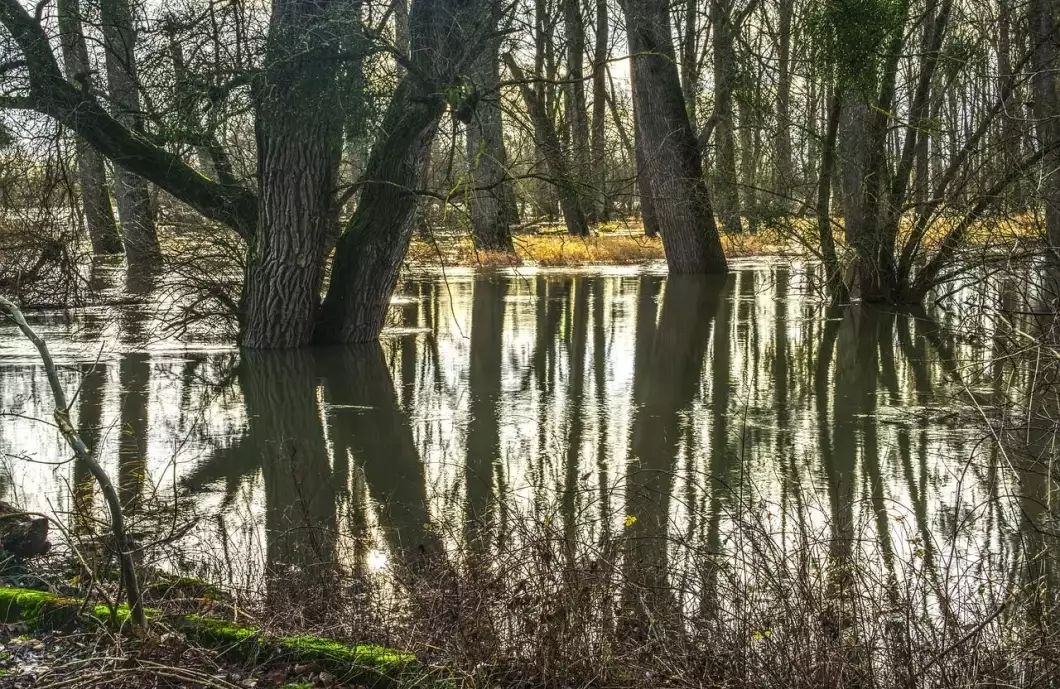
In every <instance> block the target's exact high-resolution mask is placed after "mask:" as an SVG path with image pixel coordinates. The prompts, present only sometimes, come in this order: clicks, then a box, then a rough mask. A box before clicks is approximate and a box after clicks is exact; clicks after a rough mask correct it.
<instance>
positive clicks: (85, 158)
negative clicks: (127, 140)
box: [56, 0, 122, 255]
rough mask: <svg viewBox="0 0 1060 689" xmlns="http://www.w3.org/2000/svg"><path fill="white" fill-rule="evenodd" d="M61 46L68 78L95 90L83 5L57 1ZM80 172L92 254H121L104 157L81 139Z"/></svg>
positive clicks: (79, 145) (119, 237)
mask: <svg viewBox="0 0 1060 689" xmlns="http://www.w3.org/2000/svg"><path fill="white" fill-rule="evenodd" d="M56 10H57V12H58V20H59V44H60V45H61V46H62V54H63V66H64V69H65V72H66V78H67V79H68V80H70V81H71V82H74V83H77V84H79V85H80V86H81V88H83V89H85V90H86V91H91V90H92V88H93V82H94V81H95V80H94V79H93V76H92V74H93V71H92V65H91V63H90V62H89V58H88V45H87V43H86V42H85V34H84V31H83V29H82V24H81V5H80V2H79V1H78V0H57V2H56ZM76 150H77V171H78V179H79V181H80V183H81V203H82V205H83V206H84V210H85V224H86V225H87V227H88V236H89V239H90V240H91V241H92V252H93V253H95V254H99V255H106V254H120V253H121V252H122V242H121V235H120V234H119V233H118V226H117V224H116V223H115V222H114V209H113V208H112V207H111V205H110V189H109V188H108V186H107V170H106V167H105V166H104V164H103V156H101V155H100V154H99V152H98V151H96V150H95V149H94V148H92V147H91V146H88V145H87V144H86V143H85V141H84V140H83V139H82V138H81V137H77V149H76Z"/></svg>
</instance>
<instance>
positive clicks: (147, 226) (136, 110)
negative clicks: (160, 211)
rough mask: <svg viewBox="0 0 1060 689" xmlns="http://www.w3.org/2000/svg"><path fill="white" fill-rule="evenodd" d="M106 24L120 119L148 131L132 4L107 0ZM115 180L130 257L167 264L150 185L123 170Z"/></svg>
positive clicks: (132, 261) (110, 80) (134, 262)
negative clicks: (145, 127)
mask: <svg viewBox="0 0 1060 689" xmlns="http://www.w3.org/2000/svg"><path fill="white" fill-rule="evenodd" d="M100 21H101V22H102V24H103V43H104V46H105V48H106V51H105V52H106V63H107V87H108V90H109V91H110V98H111V107H112V111H113V113H114V119H116V120H118V122H120V123H121V124H123V125H125V127H127V128H128V129H130V130H132V131H136V132H143V131H144V118H143V113H142V111H141V107H140V84H139V81H138V76H137V68H136V29H135V27H134V26H133V16H132V8H131V7H130V5H129V0H101V2H100ZM114 177H115V180H116V190H117V196H118V218H119V219H120V220H121V233H122V240H123V242H124V244H125V257H126V259H127V260H128V262H129V265H131V266H141V265H144V266H149V265H155V264H157V263H159V262H160V261H161V260H162V249H161V247H160V246H159V244H158V235H157V233H156V231H155V219H154V213H153V211H152V209H151V197H150V194H149V193H148V189H147V181H146V180H144V179H143V178H142V177H140V176H139V175H135V174H133V173H131V172H128V171H127V170H125V169H120V168H119V169H117V170H116V171H115V175H114Z"/></svg>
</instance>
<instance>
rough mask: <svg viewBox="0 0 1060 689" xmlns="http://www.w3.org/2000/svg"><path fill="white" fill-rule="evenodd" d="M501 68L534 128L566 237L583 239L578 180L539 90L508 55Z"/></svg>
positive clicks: (585, 226) (586, 225) (586, 227)
mask: <svg viewBox="0 0 1060 689" xmlns="http://www.w3.org/2000/svg"><path fill="white" fill-rule="evenodd" d="M504 64H505V65H507V66H508V71H509V72H511V73H512V76H513V77H515V80H516V81H517V82H518V83H519V92H520V93H521V94H522V96H523V103H524V105H525V106H526V111H527V115H528V116H529V118H530V123H531V125H532V126H533V128H534V139H535V140H536V142H537V146H538V149H540V151H541V154H542V155H543V156H544V157H545V162H546V164H547V165H548V171H549V173H550V174H551V175H552V181H553V184H554V186H555V188H556V191H557V193H558V194H559V205H560V208H561V209H562V210H563V219H564V220H565V221H566V222H567V233H568V234H571V235H574V236H579V237H587V236H588V235H589V221H588V220H587V219H586V217H585V206H584V205H583V203H582V198H581V194H580V193H579V186H578V180H577V177H576V175H575V173H574V170H573V168H572V165H571V163H570V161H568V160H567V156H566V154H565V153H564V151H563V144H562V143H560V139H559V133H558V132H557V131H556V125H555V123H554V122H553V121H552V117H551V116H550V115H549V110H548V104H547V103H546V102H545V98H544V95H543V94H542V93H541V91H540V90H537V89H534V88H533V87H532V86H531V80H530V79H528V78H527V76H526V74H525V73H524V72H523V70H522V68H521V67H520V66H519V63H517V62H516V61H515V58H514V57H513V56H512V55H511V53H509V54H507V55H505V56H504Z"/></svg>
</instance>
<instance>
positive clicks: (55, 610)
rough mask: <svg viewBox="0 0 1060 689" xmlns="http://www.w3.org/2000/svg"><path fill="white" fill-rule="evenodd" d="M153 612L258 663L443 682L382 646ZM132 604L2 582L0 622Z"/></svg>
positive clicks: (41, 621)
mask: <svg viewBox="0 0 1060 689" xmlns="http://www.w3.org/2000/svg"><path fill="white" fill-rule="evenodd" d="M146 612H147V615H148V618H149V619H150V618H153V619H155V620H158V621H164V622H165V624H166V625H168V626H169V627H172V628H173V629H175V630H177V631H179V632H181V633H182V634H184V635H185V636H186V637H187V638H188V640H189V641H191V642H192V643H194V644H197V645H200V646H203V647H206V648H210V649H213V650H216V651H218V652H219V653H221V654H222V655H223V656H224V657H226V658H227V659H229V660H231V661H234V662H242V663H253V664H270V665H272V664H305V663H313V664H315V665H317V666H319V667H321V668H322V669H326V670H327V671H328V672H329V673H331V674H332V675H334V676H335V677H336V678H338V679H339V680H341V681H343V682H350V683H354V684H356V685H363V686H367V687H379V688H380V689H384V688H390V687H392V688H395V689H396V688H398V687H411V686H438V685H440V684H444V683H445V679H444V673H440V672H439V671H438V670H436V669H432V668H429V667H427V666H425V665H423V664H421V663H419V662H417V660H416V658H415V656H413V655H412V654H409V653H403V652H401V651H396V650H393V649H390V648H385V647H382V646H375V645H371V644H359V645H355V646H350V645H347V644H344V643H342V642H341V641H337V640H335V639H329V638H326V637H318V636H283V635H279V634H272V633H269V632H267V631H263V630H260V629H256V628H253V627H248V626H244V625H239V624H236V623H233V622H227V621H224V620H219V619H216V618H210V617H205V616H201V615H180V616H163V615H162V613H161V612H159V611H157V610H151V609H147V610H146ZM128 618H129V609H128V607H127V606H124V605H123V606H119V607H118V609H117V611H116V614H115V612H114V611H112V610H111V608H110V607H109V606H107V605H93V604H90V603H87V602H86V601H83V600H77V599H73V598H66V597H63V596H60V595H56V594H53V593H47V592H44V591H35V590H31V589H22V588H12V587H0V622H9V623H11V622H22V623H24V624H26V625H27V626H28V627H30V628H31V629H34V630H56V629H66V630H68V629H71V628H75V627H84V626H91V625H93V624H105V625H108V626H120V625H122V624H124V623H125V622H126V621H128Z"/></svg>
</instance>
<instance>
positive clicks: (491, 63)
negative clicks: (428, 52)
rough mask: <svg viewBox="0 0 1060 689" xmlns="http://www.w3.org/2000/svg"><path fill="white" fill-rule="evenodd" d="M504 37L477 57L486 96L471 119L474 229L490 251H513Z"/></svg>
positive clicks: (478, 84) (478, 83)
mask: <svg viewBox="0 0 1060 689" xmlns="http://www.w3.org/2000/svg"><path fill="white" fill-rule="evenodd" d="M499 60H500V39H497V38H491V39H490V41H489V46H488V47H487V49H486V50H484V51H482V54H481V55H479V57H478V58H477V59H476V61H475V67H474V71H475V74H474V81H475V86H476V88H477V89H478V90H479V92H480V93H482V94H483V98H482V99H480V100H479V101H478V105H477V107H476V108H475V111H474V112H473V113H472V117H471V121H470V122H468V123H467V164H468V168H469V170H470V171H471V185H472V187H473V189H472V190H471V191H470V193H469V194H468V206H469V207H470V212H471V231H472V234H473V235H474V238H475V247H476V248H478V249H484V250H487V251H508V252H510V251H513V250H514V246H513V245H512V235H511V230H510V228H509V223H510V222H511V220H512V217H511V216H512V208H511V207H510V204H511V201H509V200H508V199H507V198H506V194H507V192H508V191H509V190H510V184H509V183H508V182H507V179H508V170H507V167H508V160H507V155H506V152H505V149H504V131H503V127H502V116H501V103H500V84H501V78H500V65H499Z"/></svg>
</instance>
